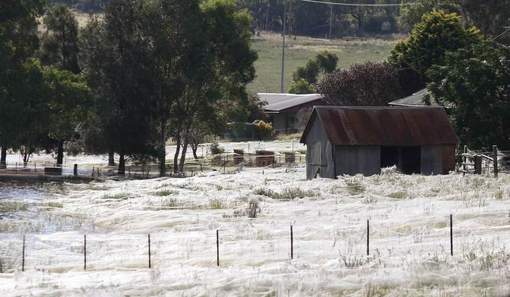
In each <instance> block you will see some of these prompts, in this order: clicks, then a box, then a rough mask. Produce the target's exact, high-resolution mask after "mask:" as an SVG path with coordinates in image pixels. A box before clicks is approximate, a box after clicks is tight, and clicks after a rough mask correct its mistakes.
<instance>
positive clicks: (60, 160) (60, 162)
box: [57, 140, 64, 167]
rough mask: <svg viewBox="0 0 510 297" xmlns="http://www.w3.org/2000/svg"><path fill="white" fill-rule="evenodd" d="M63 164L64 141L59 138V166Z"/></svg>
mask: <svg viewBox="0 0 510 297" xmlns="http://www.w3.org/2000/svg"><path fill="white" fill-rule="evenodd" d="M62 164H64V141H63V140H59V141H58V148H57V166H58V167H62Z"/></svg>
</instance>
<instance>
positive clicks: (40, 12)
mask: <svg viewBox="0 0 510 297" xmlns="http://www.w3.org/2000/svg"><path fill="white" fill-rule="evenodd" d="M0 11H1V12H2V14H1V17H0V59H1V60H2V61H0V62H1V64H2V65H3V66H5V67H2V68H1V69H0V107H1V108H0V147H1V158H0V163H1V164H3V165H4V166H5V161H6V158H5V157H6V153H7V149H13V150H16V151H19V152H20V153H21V154H22V155H23V159H24V161H25V162H28V161H29V158H30V155H31V154H33V153H34V152H37V151H39V150H46V151H48V152H55V153H56V160H57V164H58V165H62V163H63V156H64V150H65V149H66V148H69V147H71V146H70V145H69V144H71V143H74V144H78V145H77V147H79V149H81V150H83V151H85V152H88V153H96V154H97V153H108V154H109V156H110V160H109V161H110V162H109V163H110V165H114V159H113V156H114V154H115V153H117V154H118V155H119V156H120V158H119V168H118V171H119V173H120V174H124V171H125V162H126V158H127V157H131V158H133V159H137V160H147V159H155V160H158V162H159V164H160V174H161V175H165V174H166V171H167V165H166V143H167V141H168V140H169V139H170V138H172V139H173V140H175V142H176V143H177V150H176V152H175V155H174V156H173V165H172V170H173V171H174V172H175V173H179V172H182V171H183V167H184V160H185V156H186V153H187V151H188V150H189V149H191V150H193V153H194V154H195V156H196V149H197V148H198V144H199V143H200V142H201V141H203V140H204V137H205V136H206V135H217V134H220V133H222V131H223V129H224V128H225V127H226V124H227V122H228V121H229V120H233V121H236V120H246V119H247V117H248V116H249V114H250V112H252V111H253V110H254V106H255V105H256V103H255V102H253V100H252V99H251V98H249V97H248V95H247V93H246V89H245V87H246V84H247V83H249V82H250V81H252V80H253V78H254V76H255V69H254V67H253V63H254V61H255V60H256V58H257V55H256V53H255V52H254V51H253V50H252V49H251V48H250V40H251V31H250V24H251V18H250V16H249V14H248V13H246V12H244V11H240V10H239V9H238V8H237V7H236V5H235V2H234V1H229V0H208V1H199V0H186V1H180V0H150V1H144V0H111V1H109V2H108V4H107V6H106V7H105V10H104V16H103V17H101V18H98V17H94V16H92V17H91V19H90V20H89V22H88V24H87V25H86V27H84V28H79V27H78V24H77V21H76V19H75V17H74V15H73V13H72V12H71V11H70V10H69V8H68V6H62V5H53V6H45V3H44V2H43V1H42V0H33V1H18V0H6V1H2V2H0ZM41 16H42V25H43V26H42V27H43V30H42V32H41V33H40V34H39V32H38V20H39V19H40V17H41Z"/></svg>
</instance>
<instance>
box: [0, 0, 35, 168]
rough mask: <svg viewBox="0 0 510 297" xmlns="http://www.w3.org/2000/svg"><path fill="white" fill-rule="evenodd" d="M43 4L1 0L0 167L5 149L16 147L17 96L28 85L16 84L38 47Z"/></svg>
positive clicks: (17, 123)
mask: <svg viewBox="0 0 510 297" xmlns="http://www.w3.org/2000/svg"><path fill="white" fill-rule="evenodd" d="M43 8H44V1H42V0H33V1H19V0H4V1H0V12H1V13H0V65H1V67H0V106H1V108H0V167H3V166H5V164H6V155H7V149H8V148H12V147H14V146H16V145H18V144H17V143H16V139H17V138H18V137H17V136H18V133H19V132H20V131H22V130H23V128H24V127H23V126H21V125H19V121H18V120H19V116H20V113H22V109H20V108H22V106H23V105H22V104H20V102H19V101H18V99H19V98H17V96H19V94H20V93H21V92H22V91H26V90H27V88H28V87H30V86H24V85H22V84H19V82H20V81H21V80H23V79H26V78H25V77H24V76H23V75H25V74H27V73H28V72H27V71H26V66H25V63H27V61H28V59H29V58H30V57H31V56H32V55H33V54H34V52H35V51H36V49H37V48H38V46H39V39H38V37H37V18H38V17H39V16H40V15H41V14H42V12H43Z"/></svg>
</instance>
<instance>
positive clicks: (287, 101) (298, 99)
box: [257, 93, 324, 113]
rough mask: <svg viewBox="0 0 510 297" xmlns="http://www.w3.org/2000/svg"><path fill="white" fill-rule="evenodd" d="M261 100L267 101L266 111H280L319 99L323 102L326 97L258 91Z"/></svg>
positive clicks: (318, 101)
mask: <svg viewBox="0 0 510 297" xmlns="http://www.w3.org/2000/svg"><path fill="white" fill-rule="evenodd" d="M257 97H259V99H260V100H261V101H264V102H267V105H265V106H264V107H263V108H264V111H265V112H268V113H278V112H281V111H284V110H286V109H290V108H293V107H297V106H299V105H303V104H309V103H312V102H315V101H317V103H321V102H322V100H323V99H324V97H323V96H322V95H321V94H283V93H258V94H257Z"/></svg>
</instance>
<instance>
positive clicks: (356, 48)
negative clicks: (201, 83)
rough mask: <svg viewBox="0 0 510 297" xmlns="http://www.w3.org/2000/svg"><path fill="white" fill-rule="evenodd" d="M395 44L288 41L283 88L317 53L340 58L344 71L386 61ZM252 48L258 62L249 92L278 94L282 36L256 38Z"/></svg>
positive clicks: (394, 41) (352, 41)
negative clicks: (356, 65) (329, 53)
mask: <svg viewBox="0 0 510 297" xmlns="http://www.w3.org/2000/svg"><path fill="white" fill-rule="evenodd" d="M396 42H397V41H396V40H395V39H393V40H391V39H337V40H327V39H316V38H309V37H301V36H298V37H297V38H295V39H294V37H292V38H289V39H288V49H287V55H286V61H285V62H286V72H285V85H286V89H288V87H289V85H290V82H291V80H292V73H293V72H294V71H295V70H296V69H297V68H298V67H299V66H303V65H305V64H306V62H307V61H308V60H309V59H310V58H313V57H314V56H315V55H316V54H317V53H319V52H321V51H324V50H328V51H330V52H332V53H335V54H337V55H338V57H339V62H338V64H339V65H338V66H339V67H340V68H346V67H349V66H351V65H353V64H356V63H363V62H367V61H372V62H377V61H383V60H385V59H386V58H387V57H388V55H389V54H390V52H391V50H392V49H393V47H394V46H395V43H396ZM253 47H254V48H255V50H257V52H258V55H259V59H258V61H257V62H256V63H255V66H256V70H257V77H256V78H255V80H254V82H253V83H251V84H250V85H249V86H248V90H249V92H250V93H252V94H253V93H257V92H280V67H281V53H282V48H281V37H280V35H279V34H268V33H263V34H261V36H259V37H256V38H255V40H254V42H253Z"/></svg>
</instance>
